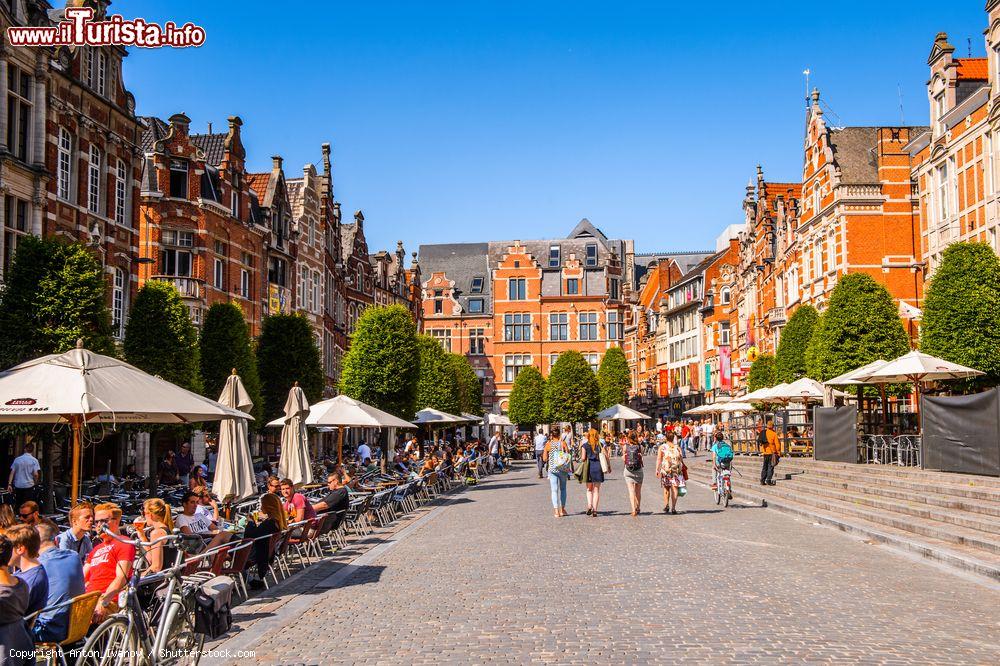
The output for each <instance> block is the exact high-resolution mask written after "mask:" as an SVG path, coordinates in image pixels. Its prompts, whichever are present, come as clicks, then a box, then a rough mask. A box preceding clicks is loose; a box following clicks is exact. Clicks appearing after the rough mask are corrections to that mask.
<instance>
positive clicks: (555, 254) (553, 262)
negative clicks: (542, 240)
mask: <svg viewBox="0 0 1000 666" xmlns="http://www.w3.org/2000/svg"><path fill="white" fill-rule="evenodd" d="M549 268H559V246H558V245H550V246H549Z"/></svg>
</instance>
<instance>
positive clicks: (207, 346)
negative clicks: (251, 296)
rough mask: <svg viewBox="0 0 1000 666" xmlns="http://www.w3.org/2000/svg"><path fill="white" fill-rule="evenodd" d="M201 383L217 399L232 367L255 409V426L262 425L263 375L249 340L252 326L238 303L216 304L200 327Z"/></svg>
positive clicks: (252, 414)
mask: <svg viewBox="0 0 1000 666" xmlns="http://www.w3.org/2000/svg"><path fill="white" fill-rule="evenodd" d="M200 350H201V354H200V358H201V383H202V391H203V394H204V395H205V396H207V397H209V398H211V399H213V400H218V399H219V396H220V395H222V389H223V388H224V387H225V385H226V379H227V378H228V377H229V375H230V373H231V372H232V371H233V369H235V370H236V373H237V374H238V375H239V376H240V379H242V380H243V386H244V387H245V388H246V390H247V393H248V394H250V399H251V400H253V409H252V410H251V411H250V415H251V416H253V417H254V422H253V424H254V426H256V427H261V426H262V425H263V423H262V422H261V416H262V415H263V413H264V405H263V399H262V398H261V394H260V377H259V376H258V374H257V357H256V356H255V355H254V351H253V343H252V342H251V340H250V329H249V328H248V327H247V323H246V320H245V319H244V318H243V310H242V309H240V306H239V305H237V304H236V303H216V304H215V305H213V306H212V307H210V308H209V309H208V313H207V314H206V315H205V322H204V323H203V324H202V327H201V345H200Z"/></svg>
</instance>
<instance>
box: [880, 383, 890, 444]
mask: <svg viewBox="0 0 1000 666" xmlns="http://www.w3.org/2000/svg"><path fill="white" fill-rule="evenodd" d="M878 390H879V393H880V394H881V397H882V434H884V435H889V434H891V433H892V419H891V418H890V417H889V403H888V401H887V400H886V397H885V384H879V385H878Z"/></svg>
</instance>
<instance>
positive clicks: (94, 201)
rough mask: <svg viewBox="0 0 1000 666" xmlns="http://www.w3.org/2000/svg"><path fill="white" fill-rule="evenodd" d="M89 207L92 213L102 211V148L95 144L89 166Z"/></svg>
mask: <svg viewBox="0 0 1000 666" xmlns="http://www.w3.org/2000/svg"><path fill="white" fill-rule="evenodd" d="M87 208H88V209H89V210H90V212H92V213H100V212H101V149H100V148H98V147H97V146H95V145H93V144H91V146H90V164H89V165H88V166H87Z"/></svg>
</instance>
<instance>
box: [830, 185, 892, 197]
mask: <svg viewBox="0 0 1000 666" xmlns="http://www.w3.org/2000/svg"><path fill="white" fill-rule="evenodd" d="M837 189H839V190H841V191H842V192H843V196H844V197H845V198H851V199H881V198H882V186H881V185H841V186H840V187H839V188H837Z"/></svg>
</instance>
